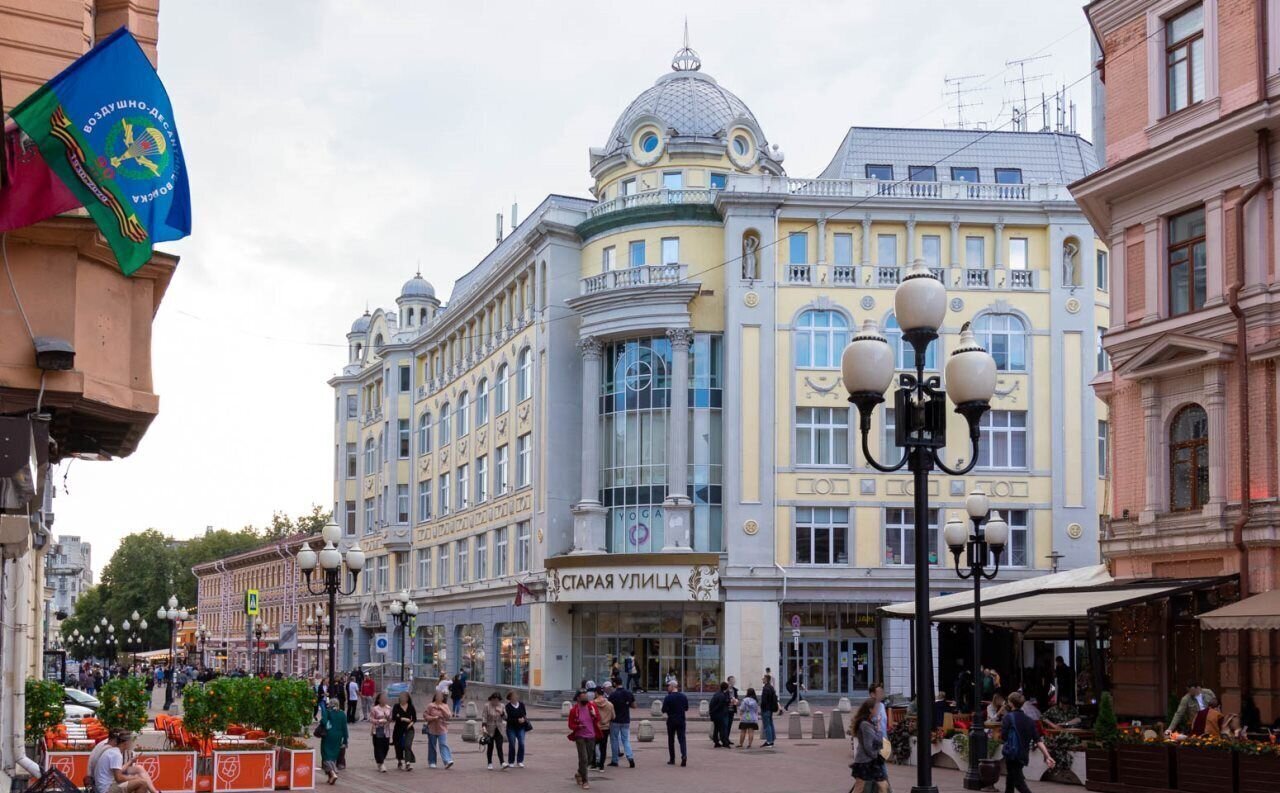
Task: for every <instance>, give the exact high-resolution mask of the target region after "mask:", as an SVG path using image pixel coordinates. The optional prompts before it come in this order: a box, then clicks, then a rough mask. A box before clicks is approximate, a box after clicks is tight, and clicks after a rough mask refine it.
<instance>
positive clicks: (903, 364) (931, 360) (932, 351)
mask: <svg viewBox="0 0 1280 793" xmlns="http://www.w3.org/2000/svg"><path fill="white" fill-rule="evenodd" d="M884 337H885V339H887V340H888V342H889V346H890V347H892V348H893V357H894V360H896V361H897V362H898V364H897V366H898V368H899V369H915V368H916V348H915V347H912V346H911V342H909V341H907V340H906V339H904V338H903V337H902V329H901V328H900V327H898V318H897V316H895V315H893V314H890V315H889V318H888V319H886V320H885V321H884ZM924 368H926V369H937V368H938V340H937V339H934V340H933V341H931V342H929V349H927V350H925V351H924Z"/></svg>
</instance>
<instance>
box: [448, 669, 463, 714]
mask: <svg viewBox="0 0 1280 793" xmlns="http://www.w3.org/2000/svg"><path fill="white" fill-rule="evenodd" d="M466 695H467V681H466V680H463V679H462V673H461V672H459V673H458V674H456V675H454V676H453V682H451V683H450V684H449V698H450V699H452V700H453V715H455V716H461V715H462V698H463V697H465V696H466Z"/></svg>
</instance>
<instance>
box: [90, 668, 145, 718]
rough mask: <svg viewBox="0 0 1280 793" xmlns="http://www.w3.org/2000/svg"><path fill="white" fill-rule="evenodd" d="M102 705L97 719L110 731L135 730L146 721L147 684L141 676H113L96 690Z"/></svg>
mask: <svg viewBox="0 0 1280 793" xmlns="http://www.w3.org/2000/svg"><path fill="white" fill-rule="evenodd" d="M98 699H99V700H101V701H102V707H101V708H99V709H98V720H99V721H101V722H102V726H103V727H106V728H107V729H108V730H110V731H111V732H115V731H117V730H127V731H129V732H137V731H138V730H141V729H142V728H143V727H144V726H145V725H146V723H147V704H148V703H149V702H150V700H151V697H150V696H148V695H147V686H146V683H145V682H144V681H143V679H142V678H141V677H138V676H129V677H113V678H111V679H110V680H108V681H107V682H105V683H103V684H102V689H101V690H99V691H98Z"/></svg>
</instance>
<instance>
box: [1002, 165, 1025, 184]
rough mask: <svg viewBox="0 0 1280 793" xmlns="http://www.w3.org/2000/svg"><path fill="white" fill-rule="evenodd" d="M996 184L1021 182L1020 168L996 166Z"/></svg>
mask: <svg viewBox="0 0 1280 793" xmlns="http://www.w3.org/2000/svg"><path fill="white" fill-rule="evenodd" d="M996 184H1022V169H1021V168H997V169H996Z"/></svg>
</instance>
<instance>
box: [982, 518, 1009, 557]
mask: <svg viewBox="0 0 1280 793" xmlns="http://www.w3.org/2000/svg"><path fill="white" fill-rule="evenodd" d="M983 538H984V539H985V540H986V541H987V545H990V546H992V547H994V548H1003V547H1004V546H1005V543H1007V542H1009V524H1008V523H1005V522H1004V518H1002V517H1000V513H999V512H992V513H991V520H989V521H987V525H986V526H985V527H983Z"/></svg>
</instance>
